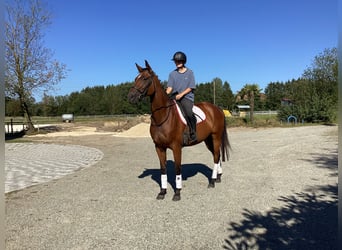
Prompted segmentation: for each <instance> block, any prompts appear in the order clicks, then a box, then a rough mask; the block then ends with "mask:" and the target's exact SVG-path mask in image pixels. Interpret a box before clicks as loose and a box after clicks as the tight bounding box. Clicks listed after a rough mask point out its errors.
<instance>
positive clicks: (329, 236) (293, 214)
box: [223, 151, 338, 250]
mask: <svg viewBox="0 0 342 250" xmlns="http://www.w3.org/2000/svg"><path fill="white" fill-rule="evenodd" d="M304 160H306V161H311V162H313V163H314V164H315V167H319V168H325V169H327V170H328V171H330V172H331V176H336V175H337V151H335V152H332V153H331V154H324V155H313V158H312V159H304ZM337 189H338V188H337V185H326V186H314V187H310V188H309V189H307V190H304V191H303V192H299V193H294V194H293V195H290V196H281V197H279V198H278V200H280V201H282V202H283V203H284V205H283V206H282V207H274V208H272V209H271V210H270V211H267V212H265V213H260V212H258V211H251V210H248V209H244V210H243V213H242V215H243V217H244V218H243V219H242V220H241V221H239V222H231V223H230V224H229V227H228V237H227V238H226V239H225V244H224V246H223V248H224V249H230V250H247V249H277V250H282V249H321V250H324V249H338V241H337V238H338V237H337V235H338V213H337V206H338V205H337V203H338V199H337Z"/></svg>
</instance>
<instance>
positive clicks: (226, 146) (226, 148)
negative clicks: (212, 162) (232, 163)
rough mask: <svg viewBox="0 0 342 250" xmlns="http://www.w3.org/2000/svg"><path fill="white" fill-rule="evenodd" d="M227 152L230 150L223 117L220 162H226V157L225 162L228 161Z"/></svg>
mask: <svg viewBox="0 0 342 250" xmlns="http://www.w3.org/2000/svg"><path fill="white" fill-rule="evenodd" d="M229 150H231V146H230V142H229V140H228V134H227V124H226V117H224V128H223V131H222V137H221V155H222V161H226V157H227V161H228V160H229Z"/></svg>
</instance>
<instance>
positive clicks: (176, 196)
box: [172, 194, 181, 201]
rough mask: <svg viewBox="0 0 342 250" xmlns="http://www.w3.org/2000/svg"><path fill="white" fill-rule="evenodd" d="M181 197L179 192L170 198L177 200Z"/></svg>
mask: <svg viewBox="0 0 342 250" xmlns="http://www.w3.org/2000/svg"><path fill="white" fill-rule="evenodd" d="M180 199H181V196H180V194H175V195H174V196H173V198H172V200H173V201H179V200H180Z"/></svg>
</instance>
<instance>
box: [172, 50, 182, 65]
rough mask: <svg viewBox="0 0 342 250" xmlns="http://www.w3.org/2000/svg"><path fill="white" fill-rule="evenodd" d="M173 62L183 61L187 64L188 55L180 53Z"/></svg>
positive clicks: (174, 56)
mask: <svg viewBox="0 0 342 250" xmlns="http://www.w3.org/2000/svg"><path fill="white" fill-rule="evenodd" d="M171 60H173V61H182V62H183V63H184V64H185V63H186V55H185V54H184V53H183V52H181V51H178V52H176V53H175V54H174V55H173V58H172V59H171Z"/></svg>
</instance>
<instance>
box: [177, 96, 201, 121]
mask: <svg viewBox="0 0 342 250" xmlns="http://www.w3.org/2000/svg"><path fill="white" fill-rule="evenodd" d="M174 102H176V101H174ZM176 107H177V111H178V115H179V118H180V119H181V121H182V122H183V123H184V124H185V125H186V120H185V118H184V115H183V113H182V111H181V110H180V107H179V105H178V103H177V102H176ZM192 112H194V114H195V117H196V121H197V122H196V123H200V122H203V121H204V120H205V118H206V117H205V114H204V112H203V110H202V109H200V108H199V107H197V106H196V105H194V106H193V108H192Z"/></svg>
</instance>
